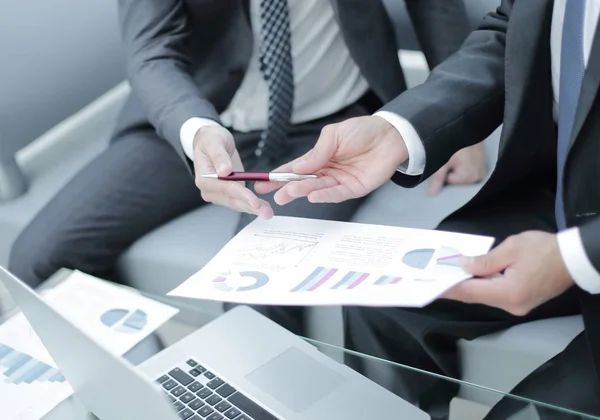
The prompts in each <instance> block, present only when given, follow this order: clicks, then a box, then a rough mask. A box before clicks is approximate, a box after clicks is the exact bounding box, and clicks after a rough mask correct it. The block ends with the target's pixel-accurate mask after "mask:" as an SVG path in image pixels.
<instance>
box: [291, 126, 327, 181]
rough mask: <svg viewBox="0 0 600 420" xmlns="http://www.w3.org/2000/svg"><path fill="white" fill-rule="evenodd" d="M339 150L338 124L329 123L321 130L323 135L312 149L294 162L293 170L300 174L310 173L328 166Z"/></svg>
mask: <svg viewBox="0 0 600 420" xmlns="http://www.w3.org/2000/svg"><path fill="white" fill-rule="evenodd" d="M336 150H337V128H336V125H328V126H325V127H324V128H323V130H321V135H320V136H319V139H318V140H317V143H316V144H315V147H313V148H312V149H311V150H309V151H308V153H306V154H305V155H304V156H301V157H300V158H298V159H297V161H296V162H294V165H293V170H294V172H296V173H299V174H310V173H315V172H318V171H320V170H321V169H324V168H326V167H327V165H328V163H329V161H330V160H331V158H332V157H333V155H334V154H335V151H336Z"/></svg>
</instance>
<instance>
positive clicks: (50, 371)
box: [0, 344, 66, 385]
mask: <svg viewBox="0 0 600 420" xmlns="http://www.w3.org/2000/svg"><path fill="white" fill-rule="evenodd" d="M0 368H4V372H2V374H1V375H2V379H3V382H5V383H8V384H13V385H20V384H32V383H34V382H46V383H48V382H49V383H63V382H65V381H66V380H65V377H64V376H63V374H62V373H61V372H60V371H59V370H57V369H55V368H53V367H52V366H50V365H47V364H46V363H43V362H40V361H39V360H37V359H34V358H33V357H31V356H29V355H27V354H25V353H21V352H20V351H17V350H15V349H13V348H12V347H9V346H6V345H4V344H0Z"/></svg>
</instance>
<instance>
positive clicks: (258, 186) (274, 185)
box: [254, 159, 298, 194]
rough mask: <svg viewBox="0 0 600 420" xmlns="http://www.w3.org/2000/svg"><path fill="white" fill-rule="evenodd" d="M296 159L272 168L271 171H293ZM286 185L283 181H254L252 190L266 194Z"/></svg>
mask: <svg viewBox="0 0 600 420" xmlns="http://www.w3.org/2000/svg"><path fill="white" fill-rule="evenodd" d="M297 160H298V159H295V160H293V161H291V162H288V163H286V164H285V165H281V166H280V167H278V168H276V169H274V170H273V172H293V167H294V165H295V163H296V161H297ZM284 185H286V183H285V182H256V183H254V191H256V192H257V193H258V194H268V193H270V192H272V191H275V190H277V189H279V188H281V187H283V186H284Z"/></svg>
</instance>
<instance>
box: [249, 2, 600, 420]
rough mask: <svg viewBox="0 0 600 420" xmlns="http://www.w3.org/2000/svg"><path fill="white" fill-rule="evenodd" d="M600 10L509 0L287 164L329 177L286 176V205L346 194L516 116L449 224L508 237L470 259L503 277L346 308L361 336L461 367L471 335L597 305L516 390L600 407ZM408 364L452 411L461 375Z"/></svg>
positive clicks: (433, 405)
mask: <svg viewBox="0 0 600 420" xmlns="http://www.w3.org/2000/svg"><path fill="white" fill-rule="evenodd" d="M599 13H600V2H599V1H593V0H588V1H587V2H584V1H579V0H570V1H568V2H567V1H566V0H554V1H551V0H535V1H528V0H503V1H502V3H501V5H500V6H499V8H498V9H497V10H496V11H495V12H492V13H490V14H488V15H487V16H486V17H485V18H484V19H483V21H482V22H481V24H480V27H479V28H478V29H477V30H476V31H474V32H473V33H471V35H470V36H469V37H468V38H467V40H466V41H465V43H464V44H463V46H462V47H461V49H460V50H459V51H458V52H457V53H456V54H454V55H453V56H451V57H450V58H449V59H448V60H446V61H445V62H443V63H442V64H440V65H439V66H438V67H437V68H436V69H434V70H433V72H432V74H431V76H430V77H429V79H428V80H427V82H426V83H424V84H423V85H421V86H418V87H416V88H414V89H411V90H409V91H406V92H404V93H403V94H401V95H399V96H398V97H397V98H396V99H394V100H393V101H391V102H389V103H388V104H387V105H385V106H384V107H383V108H382V110H381V111H379V112H378V113H376V114H375V116H369V117H360V118H355V119H351V120H348V121H345V122H342V123H340V124H335V125H332V126H329V127H326V128H325V129H324V130H323V134H322V136H321V137H320V139H319V140H318V142H317V144H316V146H315V148H314V149H313V150H311V151H310V152H309V153H308V154H307V155H305V156H303V157H301V158H300V159H298V160H296V161H294V162H292V163H289V164H286V165H284V166H283V167H282V168H281V169H283V170H294V171H296V172H299V173H311V172H316V171H319V172H320V173H321V174H322V176H321V177H320V178H319V179H317V180H310V181H300V182H298V183H293V184H288V185H285V186H282V187H281V189H280V191H278V192H277V194H276V196H275V201H276V202H277V203H279V204H285V203H288V202H291V201H293V200H294V199H295V198H297V197H305V196H307V197H308V198H309V199H310V201H311V202H327V203H331V202H336V203H337V202H342V201H344V200H348V199H352V198H356V197H361V196H364V195H365V194H368V193H369V192H371V191H373V190H374V189H376V188H378V187H379V186H381V185H382V184H383V183H384V182H386V181H387V180H389V179H390V177H391V178H392V179H393V181H394V182H396V183H397V184H399V185H402V186H405V187H412V186H414V185H417V184H418V183H420V182H422V181H424V180H425V179H427V178H428V177H429V176H430V175H431V174H433V173H434V172H435V171H437V170H438V168H439V167H440V166H442V165H443V164H444V163H445V162H446V161H447V160H448V159H449V158H450V156H452V155H453V154H454V153H455V152H456V151H457V150H459V149H461V148H463V147H466V146H469V145H472V144H476V143H478V142H480V141H481V140H483V139H484V138H486V137H487V136H488V135H489V134H490V133H491V132H492V131H493V130H494V129H495V128H496V127H498V126H499V125H500V124H501V123H503V131H502V136H501V141H500V145H499V157H498V162H497V166H496V168H495V170H494V172H493V174H492V176H491V178H490V179H489V181H488V182H487V183H486V184H485V185H484V186H483V187H482V189H481V191H480V192H479V193H478V194H477V195H476V196H475V197H474V198H473V199H472V200H471V201H470V202H469V203H468V204H467V205H465V206H464V207H463V208H461V209H460V210H458V211H457V212H456V213H454V214H452V215H451V216H449V217H448V218H447V219H446V220H445V221H444V222H443V223H442V224H441V225H440V226H439V229H443V230H449V231H456V232H465V233H473V234H482V235H490V236H494V237H495V238H496V247H495V248H494V249H493V250H492V251H491V252H490V253H488V254H487V255H485V256H481V257H476V258H472V259H468V258H466V259H465V261H464V262H463V267H464V269H465V270H466V271H468V272H470V273H471V274H473V275H475V276H481V277H490V279H487V280H476V279H474V280H469V281H466V282H464V283H462V284H460V285H459V286H457V287H456V288H454V289H452V290H451V291H449V292H448V294H447V295H446V296H445V299H440V300H438V301H436V302H434V303H433V304H431V305H429V306H427V307H425V308H421V309H401V308H397V309H382V308H347V309H346V310H345V322H346V329H345V333H346V340H347V346H348V347H349V348H351V349H354V350H358V351H360V352H363V353H370V354H372V355H374V356H378V357H383V358H386V359H391V360H394V361H396V362H400V363H404V364H407V365H411V366H415V367H418V368H422V369H426V370H430V371H433V372H436V373H442V374H445V375H449V376H451V377H458V375H459V366H458V362H457V349H456V341H457V340H458V339H460V338H466V339H473V338H476V337H478V336H481V335H484V334H488V333H491V332H494V331H498V330H501V329H505V328H508V327H510V326H511V325H514V324H517V323H521V322H526V321H531V320H534V319H540V318H548V317H554V316H562V315H571V314H578V313H583V317H584V323H585V327H586V328H585V331H586V332H585V333H582V334H581V335H579V336H578V337H577V338H575V339H574V341H573V342H572V343H570V345H569V346H568V347H567V348H566V349H565V351H564V352H562V353H561V354H559V355H558V356H557V357H555V358H554V359H552V360H550V361H549V362H548V363H546V364H545V365H544V366H542V367H541V368H539V369H538V370H536V371H535V372H534V373H532V374H531V375H530V376H529V377H528V378H527V379H526V380H524V381H523V382H522V383H521V384H519V386H518V387H517V388H516V392H520V393H521V395H523V396H528V397H530V398H534V399H537V400H541V401H543V402H546V403H550V404H556V405H562V406H563V407H567V408H570V409H574V410H581V411H583V412H589V413H592V414H596V415H600V407H599V406H600V388H599V386H598V378H599V376H600V375H598V373H600V363H599V362H600V300H599V298H598V295H597V294H598V293H600V274H598V272H599V271H600V217H599V215H598V212H599V211H600V190H598V187H597V179H598V167H599V161H598V159H599V156H600V141H599V137H600V101H599V100H598V87H599V84H600V31H597V30H596V26H597V21H598V15H599ZM378 116H383V117H385V118H379V117H378ZM277 187H279V186H278V185H270V184H259V185H257V186H256V188H257V191H259V192H266V191H270V190H273V189H275V188H277ZM406 205H410V203H407V204H406ZM352 362H356V360H352ZM355 366H356V367H357V368H358V369H361V368H363V366H360V365H359V364H358V363H357V364H355ZM397 371H400V369H398V370H397ZM398 373H399V375H398V378H397V382H396V383H395V384H394V388H395V389H394V391H396V392H398V393H399V394H400V395H402V396H403V397H405V398H407V399H408V400H410V401H412V402H414V403H415V404H419V405H420V406H421V407H422V408H423V409H425V410H428V411H430V412H431V413H432V416H433V417H434V418H445V416H446V415H447V411H446V412H444V410H447V407H448V403H449V401H450V399H451V398H452V397H453V396H454V395H455V394H456V391H457V385H456V384H454V383H450V382H444V381H440V380H439V379H437V378H434V377H431V378H427V377H426V375H419V376H417V375H415V374H414V373H411V372H409V371H406V372H404V371H403V372H398ZM440 407H442V409H441V410H440V409H439V408H440ZM505 407H506V406H505ZM497 410H498V411H494V412H493V414H492V415H494V416H495V415H498V413H503V414H499V415H498V417H496V418H508V416H504V417H503V415H506V414H507V413H508V411H510V410H508V411H504V410H501V409H500V408H498V409H497ZM547 415H549V413H548V412H545V413H544V418H550V417H545V416H547ZM551 418H571V417H561V415H560V414H559V413H554V417H551Z"/></svg>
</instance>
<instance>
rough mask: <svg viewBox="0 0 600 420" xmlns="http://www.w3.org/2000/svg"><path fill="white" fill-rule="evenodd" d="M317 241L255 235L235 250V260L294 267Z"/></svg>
mask: <svg viewBox="0 0 600 420" xmlns="http://www.w3.org/2000/svg"><path fill="white" fill-rule="evenodd" d="M317 244H318V242H314V241H306V240H300V239H291V238H281V237H272V236H258V235H257V236H256V242H254V243H252V244H249V245H246V246H244V247H243V248H240V249H238V250H237V253H236V262H238V263H247V264H253V263H254V264H255V263H262V264H270V265H277V266H284V267H295V266H297V265H298V264H300V263H301V262H302V260H304V258H306V257H307V256H308V255H309V254H310V252H311V251H312V250H313V249H314V248H315V247H316V246H317Z"/></svg>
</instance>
